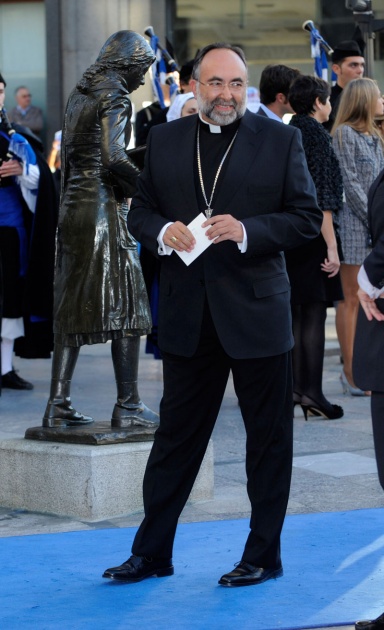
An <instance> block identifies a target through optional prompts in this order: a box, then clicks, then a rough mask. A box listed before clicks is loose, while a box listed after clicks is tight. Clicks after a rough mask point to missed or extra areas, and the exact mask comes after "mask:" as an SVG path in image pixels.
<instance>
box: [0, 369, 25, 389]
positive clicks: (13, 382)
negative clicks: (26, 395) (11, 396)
mask: <svg viewBox="0 0 384 630" xmlns="http://www.w3.org/2000/svg"><path fill="white" fill-rule="evenodd" d="M1 386H2V387H4V388H5V387H7V388H8V389H33V385H32V383H28V381H25V380H24V379H23V378H21V376H19V375H18V374H16V372H15V370H11V371H10V372H7V373H6V374H3V376H2V377H1Z"/></svg>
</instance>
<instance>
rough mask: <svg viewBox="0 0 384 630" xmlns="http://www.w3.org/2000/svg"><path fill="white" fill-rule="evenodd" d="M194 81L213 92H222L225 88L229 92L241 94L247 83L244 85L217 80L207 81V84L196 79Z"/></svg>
mask: <svg viewBox="0 0 384 630" xmlns="http://www.w3.org/2000/svg"><path fill="white" fill-rule="evenodd" d="M196 81H197V82H198V83H200V84H201V85H204V87H208V88H209V89H210V90H212V91H213V92H222V91H223V90H225V88H226V87H227V88H228V89H229V91H230V92H241V90H243V89H244V88H245V86H246V85H247V83H244V82H243V81H230V82H229V83H225V82H224V81H217V80H213V81H208V82H207V83H203V82H202V81H199V79H196Z"/></svg>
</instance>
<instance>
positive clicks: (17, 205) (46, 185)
mask: <svg viewBox="0 0 384 630" xmlns="http://www.w3.org/2000/svg"><path fill="white" fill-rule="evenodd" d="M5 87H6V83H5V80H4V78H3V77H2V76H1V75H0V121H1V122H0V181H1V185H0V259H1V267H2V282H1V285H2V289H1V293H2V295H1V298H2V299H1V301H2V302H3V313H2V319H1V338H2V339H1V374H2V387H3V388H9V389H19V390H23V389H24V390H30V389H32V388H33V385H32V383H29V382H28V381H26V380H24V379H23V378H21V377H20V376H19V375H18V373H17V372H16V370H15V369H14V367H13V354H14V350H15V351H16V349H17V352H16V354H18V355H19V356H22V357H24V358H50V356H51V354H50V353H51V350H52V347H53V343H52V342H53V339H52V302H53V291H52V288H53V268H54V251H55V230H56V222H57V206H56V203H55V197H54V185H53V181H52V175H51V173H50V171H49V168H48V165H47V164H46V162H45V159H44V157H43V156H42V154H41V153H40V152H39V145H40V141H39V140H38V139H37V138H35V137H34V136H33V134H32V133H31V131H30V130H29V129H27V128H25V127H21V126H19V125H17V124H15V125H14V126H12V125H11V124H10V122H9V120H8V118H7V116H6V113H5V110H4V99H5ZM14 127H16V129H15V128H14ZM16 132H17V133H16ZM21 134H23V135H21ZM27 137H29V140H30V142H28V140H27V139H26V138H27ZM31 144H33V145H34V148H32V146H31Z"/></svg>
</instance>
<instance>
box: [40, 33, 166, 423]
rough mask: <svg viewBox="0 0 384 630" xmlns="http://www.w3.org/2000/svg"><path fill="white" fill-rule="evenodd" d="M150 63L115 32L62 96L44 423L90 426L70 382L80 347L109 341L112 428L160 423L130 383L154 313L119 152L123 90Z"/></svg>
mask: <svg viewBox="0 0 384 630" xmlns="http://www.w3.org/2000/svg"><path fill="white" fill-rule="evenodd" d="M153 62H154V55H153V51H152V49H151V47H150V46H149V44H148V42H147V41H146V40H145V39H144V38H143V37H142V36H141V35H139V34H137V33H135V32H133V31H119V32H118V33H115V34H114V35H111V37H109V39H108V40H107V41H106V43H105V44H104V46H103V47H102V49H101V51H100V54H99V56H98V57H97V59H96V62H95V63H94V64H93V65H92V66H90V68H88V70H86V72H85V73H84V74H83V77H82V78H81V80H80V81H79V83H78V84H77V85H76V87H75V89H74V90H73V91H72V93H71V95H70V97H69V100H68V104H67V107H66V111H65V116H64V126H63V135H62V181H61V203H60V213H59V223H58V234H57V259H56V268H55V286H54V335H55V345H54V352H53V361H52V381H51V391H50V398H49V401H48V405H47V408H46V411H45V414H44V418H43V426H45V427H53V426H77V425H85V424H90V423H91V422H93V420H92V418H90V417H89V416H86V415H84V414H82V413H79V412H78V411H76V410H75V409H74V408H73V407H72V404H71V398H70V385H71V379H72V375H73V371H74V369H75V365H76V361H77V358H78V355H79V351H80V347H81V346H82V345H83V344H94V343H105V342H106V341H108V340H111V341H112V362H113V367H114V372H115V378H116V383H117V402H116V404H115V407H114V409H113V413H112V427H127V426H132V425H139V426H149V427H154V428H156V427H157V425H158V415H157V414H156V413H155V412H153V411H151V410H150V409H148V407H146V406H145V405H144V404H143V403H142V401H141V400H140V396H139V393H138V388H137V373H138V361H139V347H140V335H143V334H145V333H147V332H148V331H149V330H150V329H151V318H150V309H149V304H148V298H147V294H146V290H145V285H144V280H143V276H142V272H141V268H140V262H139V257H138V253H137V244H136V241H135V240H134V239H133V237H132V236H131V235H130V234H129V232H128V229H127V214H128V202H127V199H128V198H129V197H131V196H132V195H133V193H134V191H135V183H136V179H137V176H138V174H139V170H138V169H137V168H136V166H135V165H134V164H133V162H132V161H131V160H130V159H129V158H128V156H127V153H126V147H127V146H128V143H129V139H130V135H131V123H130V118H131V113H132V106H131V101H130V99H129V94H130V93H131V92H133V91H134V90H136V89H137V88H138V87H139V86H140V85H142V84H143V83H144V75H145V73H146V72H147V71H148V69H149V67H150V66H151V65H152V63H153Z"/></svg>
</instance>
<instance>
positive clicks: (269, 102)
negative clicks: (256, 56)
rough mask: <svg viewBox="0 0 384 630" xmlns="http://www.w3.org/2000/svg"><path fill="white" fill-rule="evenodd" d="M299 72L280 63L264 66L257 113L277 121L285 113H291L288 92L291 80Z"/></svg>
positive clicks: (280, 119)
mask: <svg viewBox="0 0 384 630" xmlns="http://www.w3.org/2000/svg"><path fill="white" fill-rule="evenodd" d="M299 74H300V70H296V69H295V68H289V67H288V66H284V65H282V64H271V65H269V66H266V67H265V68H264V70H263V71H262V73H261V77H260V83H259V94H260V107H259V110H258V111H257V114H259V115H261V116H267V117H268V118H272V120H277V121H279V122H281V121H282V119H283V116H284V115H285V114H293V109H292V107H291V105H290V103H289V100H288V93H289V88H290V86H291V83H292V81H293V80H294V79H296V77H297V76H298V75H299Z"/></svg>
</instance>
